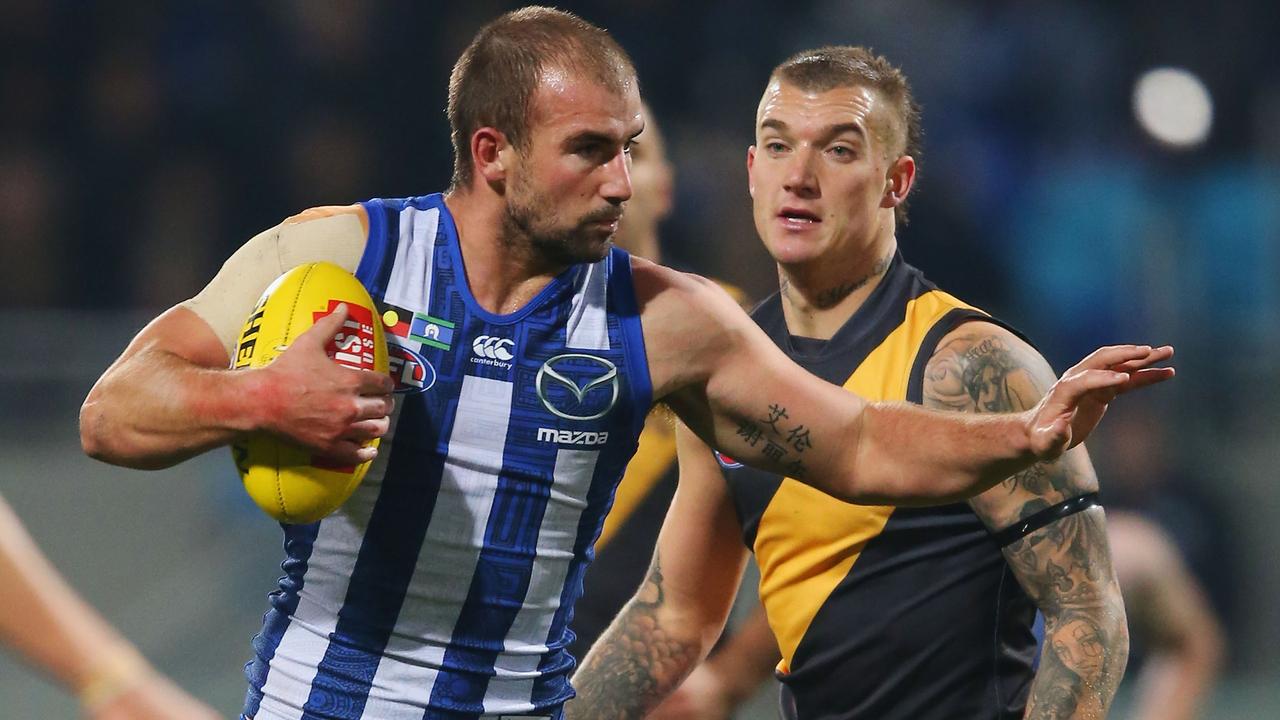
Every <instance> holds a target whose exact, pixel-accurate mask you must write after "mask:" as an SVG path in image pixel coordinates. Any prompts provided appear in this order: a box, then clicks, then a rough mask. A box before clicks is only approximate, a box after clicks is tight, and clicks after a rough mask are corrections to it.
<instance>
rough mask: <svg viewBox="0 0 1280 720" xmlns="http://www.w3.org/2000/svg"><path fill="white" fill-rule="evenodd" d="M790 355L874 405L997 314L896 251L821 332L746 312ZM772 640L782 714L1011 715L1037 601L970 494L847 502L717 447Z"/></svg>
mask: <svg viewBox="0 0 1280 720" xmlns="http://www.w3.org/2000/svg"><path fill="white" fill-rule="evenodd" d="M753 317H754V318H755V320H756V322H757V323H759V325H760V326H761V327H762V328H764V330H765V331H766V332H767V333H768V334H769V336H770V337H771V338H772V339H773V340H774V342H776V343H777V344H778V345H779V346H780V347H781V348H782V349H783V350H784V351H786V352H787V354H788V355H790V356H791V358H792V359H794V360H795V361H796V362H798V363H799V364H800V365H802V366H803V367H805V368H806V369H807V370H809V371H810V372H812V373H814V374H816V375H818V376H819V377H822V378H823V379H825V380H827V381H828V382H831V383H834V384H837V385H842V386H844V387H845V388H847V389H848V390H850V391H852V392H856V393H858V394H859V395H862V396H863V397H865V398H868V399H870V400H908V401H911V402H916V403H919V402H921V395H922V385H923V381H924V371H925V366H926V364H927V363H928V360H929V358H930V356H931V355H932V354H933V352H934V350H935V349H936V347H937V345H938V342H939V340H940V339H941V338H942V337H943V336H945V335H946V334H947V333H948V332H950V331H951V330H953V329H955V328H956V327H957V326H959V325H960V324H962V323H965V322H973V321H985V322H994V323H997V324H1001V325H1003V324H1002V323H999V321H996V320H994V319H993V318H991V317H990V316H988V315H987V314H986V313H983V312H982V311H980V310H977V309H975V308H973V307H970V306H969V305H966V304H964V303H962V302H960V301H959V300H957V299H956V298H954V297H952V296H951V295H948V294H947V293H945V292H942V291H941V290H938V289H937V288H936V287H935V286H934V285H933V284H931V283H930V282H929V281H928V280H926V279H925V278H924V276H923V275H922V274H921V273H920V271H919V270H916V269H915V268H913V267H911V266H910V265H907V264H906V263H905V262H904V261H903V260H902V257H901V256H900V255H899V256H897V257H895V258H894V260H893V262H892V263H891V264H890V266H889V269H888V271H887V272H886V274H885V276H884V278H882V279H881V282H880V284H879V285H878V286H877V287H876V289H875V290H874V291H873V292H872V294H871V295H870V297H869V298H868V299H867V301H866V302H865V303H864V304H863V305H862V307H861V308H859V309H858V311H857V313H856V314H855V315H854V316H853V317H852V318H850V319H849V321H848V322H847V323H846V324H845V325H844V326H843V327H842V328H841V329H840V331H839V332H837V333H836V335H835V336H834V337H832V338H831V339H830V340H828V341H818V340H813V339H806V338H798V337H793V336H791V335H790V334H789V333H788V331H787V326H786V322H785V320H784V319H783V314H782V304H781V299H780V297H779V296H778V295H774V296H772V297H770V298H769V299H768V300H765V301H764V302H763V303H761V305H760V306H759V307H758V308H757V309H756V311H755V312H754V313H753ZM718 459H719V460H720V464H721V467H722V468H723V469H724V474H725V477H726V479H727V481H728V483H729V487H730V490H731V492H732V495H733V499H734V503H735V505H736V506H737V510H738V515H739V519H740V520H741V521H742V527H743V537H744V540H745V541H746V544H747V546H748V547H749V548H751V550H752V551H753V552H754V553H755V556H756V562H757V564H758V565H759V566H760V573H761V580H760V598H761V601H762V602H763V603H764V606H765V610H766V612H767V614H768V617H769V624H770V625H771V626H772V628H773V632H774V635H775V636H776V637H777V639H778V644H779V647H780V649H781V651H782V662H781V663H780V664H779V665H778V678H779V680H781V681H782V683H783V698H782V702H783V711H784V713H785V714H788V715H789V716H791V717H794V718H798V719H799V720H837V719H838V720H854V719H857V720H863V719H872V720H895V719H898V718H901V719H903V720H969V719H972V720H979V719H981V720H993V719H996V718H999V719H1004V718H1020V717H1022V712H1023V708H1024V705H1025V703H1026V698H1027V693H1028V691H1029V688H1030V683H1031V678H1032V670H1031V663H1032V658H1033V656H1034V654H1035V651H1036V641H1035V638H1034V637H1033V635H1032V622H1033V619H1034V615H1035V607H1034V605H1033V604H1032V602H1031V600H1030V599H1029V598H1028V597H1027V595H1026V594H1025V593H1024V592H1023V591H1022V589H1021V587H1020V586H1019V585H1018V582H1017V581H1016V580H1015V579H1014V577H1013V576H1012V574H1011V572H1010V571H1009V569H1008V566H1007V565H1006V563H1005V561H1004V558H1003V557H1002V555H1001V554H1000V548H999V547H998V546H997V544H996V543H995V541H994V540H993V539H992V538H991V536H990V534H989V533H988V532H987V530H986V528H985V527H984V525H983V524H982V522H981V521H980V520H979V519H978V517H977V516H976V515H974V513H973V511H972V510H971V509H970V508H969V506H968V505H967V504H965V503H957V504H951V505H945V506H940V507H931V508H896V507H889V506H863V505H853V504H849V503H845V502H841V501H840V500H836V499H835V498H832V497H831V496H829V495H826V494H824V493H822V492H820V491H818V490H814V489H813V488H811V487H809V486H808V485H804V484H802V483H800V482H797V481H795V480H792V479H788V478H782V477H778V476H776V475H771V474H769V473H764V472H761V471H757V470H753V469H751V468H747V467H743V466H741V465H738V464H737V463H734V462H733V461H732V460H730V459H728V458H725V457H723V456H718Z"/></svg>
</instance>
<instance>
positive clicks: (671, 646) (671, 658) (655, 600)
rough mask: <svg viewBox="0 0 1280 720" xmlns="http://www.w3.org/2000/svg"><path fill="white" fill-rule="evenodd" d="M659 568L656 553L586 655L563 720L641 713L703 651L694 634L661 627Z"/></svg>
mask: <svg viewBox="0 0 1280 720" xmlns="http://www.w3.org/2000/svg"><path fill="white" fill-rule="evenodd" d="M665 602H666V597H665V590H664V588H663V582H662V568H661V565H660V562H659V559H658V556H657V555H656V554H655V555H654V559H653V565H652V566H651V567H650V569H649V577H648V578H646V579H645V582H644V585H642V586H641V588H640V590H639V592H638V593H637V594H636V596H635V597H634V598H632V599H631V602H629V603H628V604H627V606H626V607H624V608H623V609H622V612H621V613H620V614H619V615H618V617H617V619H615V620H614V621H613V624H612V625H610V626H609V629H608V630H607V631H605V634H604V635H602V636H601V637H600V639H599V640H597V641H596V644H595V645H593V646H592V648H591V652H589V653H587V657H586V659H585V660H584V661H583V663H582V667H581V668H580V669H579V670H578V672H577V673H576V674H575V675H574V676H573V684H574V687H575V688H576V689H577V692H578V696H577V698H576V699H575V700H573V701H572V702H570V703H569V704H568V705H566V706H565V720H588V718H590V719H595V718H606V717H607V718H618V720H629V719H630V718H636V719H637V720H638V719H639V718H642V717H644V715H645V713H646V712H648V711H649V710H650V709H652V708H653V707H654V706H656V705H657V704H658V703H659V702H660V701H661V700H662V699H663V698H664V697H665V696H666V695H668V694H669V693H670V692H671V691H672V690H674V689H675V688H676V687H677V686H679V684H680V683H681V682H682V681H683V680H684V678H685V676H687V675H688V674H689V672H690V671H692V670H693V668H694V666H696V665H697V663H698V661H699V659H700V658H701V655H702V648H701V645H700V643H699V641H698V639H697V636H696V634H694V635H692V636H690V637H685V636H684V635H682V634H680V633H678V632H673V629H672V628H669V627H664V625H663V623H662V618H661V610H662V606H663V604H664V603H665Z"/></svg>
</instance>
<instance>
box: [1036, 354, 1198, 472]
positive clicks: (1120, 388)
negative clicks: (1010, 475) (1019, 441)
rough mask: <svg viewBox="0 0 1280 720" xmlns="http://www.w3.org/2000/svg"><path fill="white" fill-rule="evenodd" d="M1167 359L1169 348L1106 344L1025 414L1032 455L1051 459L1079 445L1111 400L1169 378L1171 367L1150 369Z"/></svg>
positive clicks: (1171, 374)
mask: <svg viewBox="0 0 1280 720" xmlns="http://www.w3.org/2000/svg"><path fill="white" fill-rule="evenodd" d="M1171 357H1173V347H1171V346H1169V345H1165V346H1163V347H1157V348H1153V347H1151V346H1149V345H1112V346H1109V347H1104V348H1100V349H1098V350H1095V351H1093V352H1092V353H1090V354H1089V356H1088V357H1086V358H1085V359H1084V360H1081V361H1080V362H1079V363H1077V364H1076V365H1075V366H1074V367H1072V368H1071V369H1070V370H1067V371H1066V372H1065V373H1063V374H1062V377H1061V378H1059V379H1058V381H1057V382H1056V383H1054V384H1053V387H1052V388H1050V389H1049V392H1048V393H1046V394H1045V396H1044V397H1043V398H1041V399H1040V402H1039V403H1037V404H1036V406H1035V407H1034V408H1032V409H1031V410H1029V411H1028V416H1029V419H1028V421H1027V422H1028V430H1029V436H1030V438H1031V450H1032V452H1033V453H1035V455H1036V457H1037V458H1039V459H1040V460H1042V461H1043V460H1053V459H1054V458H1056V457H1058V456H1059V455H1061V454H1062V453H1064V452H1066V451H1067V450H1069V449H1071V448H1073V447H1075V446H1076V445H1079V444H1080V443H1082V442H1084V439H1085V438H1086V437H1088V436H1089V433H1091V432H1093V429H1094V428H1095V427H1097V426H1098V422H1099V421H1101V420H1102V416H1103V415H1104V414H1105V413H1106V412H1107V405H1108V404H1109V403H1110V402H1111V401H1112V400H1114V399H1115V398H1116V397H1117V396H1119V395H1123V394H1124V393H1127V392H1129V391H1130V390H1135V389H1137V388H1141V387H1146V386H1147V385H1154V384H1156V383H1159V382H1163V381H1165V380H1168V379H1169V378H1172V377H1173V375H1174V370H1173V368H1171V367H1157V366H1156V364H1157V363H1160V362H1164V361H1165V360H1168V359H1169V358H1171Z"/></svg>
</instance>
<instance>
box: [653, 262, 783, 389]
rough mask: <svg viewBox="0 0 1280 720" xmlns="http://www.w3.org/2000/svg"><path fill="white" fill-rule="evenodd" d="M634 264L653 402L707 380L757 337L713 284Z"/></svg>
mask: <svg viewBox="0 0 1280 720" xmlns="http://www.w3.org/2000/svg"><path fill="white" fill-rule="evenodd" d="M631 262H632V274H633V278H634V283H635V291H636V300H637V302H638V304H639V306H640V322H641V326H642V328H643V331H644V343H645V352H646V354H647V355H648V358H649V366H650V373H651V375H652V376H653V381H654V396H655V397H658V398H660V397H663V396H664V395H665V394H666V393H667V392H668V391H670V390H672V389H673V388H676V387H682V386H684V385H687V384H691V383H696V382H699V381H701V380H705V378H706V377H707V376H708V375H709V374H710V372H711V370H712V369H713V368H715V367H717V366H719V365H720V364H721V363H722V360H723V357H724V356H726V355H731V354H733V353H734V351H735V348H738V347H740V346H741V345H742V344H743V342H744V338H745V337H746V336H747V335H748V334H750V333H752V332H758V330H756V328H755V323H753V322H752V321H751V318H749V317H747V314H746V312H745V311H743V309H742V307H741V306H740V305H739V304H738V303H737V301H735V300H734V299H733V297H731V296H730V295H729V294H728V293H727V292H725V290H724V289H723V288H721V287H720V286H719V285H718V284H716V283H715V282H714V281H712V280H708V279H707V278H704V277H702V276H700V275H694V274H692V273H684V272H680V271H678V270H673V269H671V268H669V267H665V266H662V265H658V264H656V263H653V262H650V261H648V260H644V259H642V258H636V257H632V259H631Z"/></svg>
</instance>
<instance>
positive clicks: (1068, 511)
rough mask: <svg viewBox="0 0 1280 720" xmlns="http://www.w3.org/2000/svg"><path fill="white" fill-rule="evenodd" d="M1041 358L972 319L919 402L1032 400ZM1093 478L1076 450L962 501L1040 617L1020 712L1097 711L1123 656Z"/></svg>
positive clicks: (1048, 374)
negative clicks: (1040, 634) (1034, 664)
mask: <svg viewBox="0 0 1280 720" xmlns="http://www.w3.org/2000/svg"><path fill="white" fill-rule="evenodd" d="M1053 382H1054V374H1053V371H1052V370H1051V369H1050V368H1049V365H1048V363H1046V362H1045V361H1044V359H1043V358H1042V357H1040V355H1039V353H1037V352H1036V351H1035V350H1033V349H1032V348H1031V347H1030V346H1029V345H1027V344H1026V343H1025V342H1024V341H1022V340H1021V339H1019V338H1018V337H1016V336H1015V335H1014V334H1013V333H1011V332H1009V331H1007V330H1005V329H1003V328H1000V327H998V326H996V325H993V324H991V323H985V322H971V323H967V324H965V325H962V326H960V327H959V328H958V329H956V330H954V331H952V332H951V333H950V334H948V335H947V336H946V337H944V338H943V339H942V341H941V342H940V343H939V345H938V348H937V350H936V352H935V353H934V355H933V357H932V358H931V359H930V361H929V363H928V365H927V366H926V370H925V380H924V388H923V389H924V397H923V400H924V404H925V405H927V406H930V407H935V408H939V409H946V410H952V411H956V412H965V413H976V414H981V413H997V412H1009V411H1016V410H1022V409H1025V408H1028V407H1032V406H1034V405H1035V404H1036V403H1037V402H1039V401H1040V398H1041V396H1042V395H1043V394H1044V393H1045V391H1046V390H1047V389H1048V388H1049V387H1050V386H1051V385H1052V384H1053ZM1097 490H1098V481H1097V477H1096V475H1095V474H1094V471H1093V467H1092V465H1091V464H1090V462H1089V458H1088V455H1087V454H1086V452H1085V449H1084V448H1083V447H1077V448H1075V449H1073V450H1070V451H1068V452H1067V453H1066V454H1064V455H1063V456H1062V457H1061V458H1059V459H1058V460H1056V461H1054V462H1044V463H1037V464H1035V465H1032V466H1031V467H1030V468H1028V469H1026V470H1024V471H1022V472H1020V473H1017V474H1015V475H1012V476H1011V477H1009V478H1008V479H1006V480H1004V481H1003V482H1001V483H1000V484H999V485H997V486H995V487H994V488H992V489H990V490H988V491H986V492H984V493H982V494H981V495H979V496H977V497H975V498H973V499H971V500H970V501H969V504H970V506H971V507H972V508H973V510H974V512H975V513H976V514H977V515H978V517H980V518H981V519H982V520H983V522H984V523H985V524H986V525H987V527H988V529H990V530H991V531H992V532H993V533H995V534H996V537H998V538H1001V540H1002V541H1005V542H1007V544H1005V545H1004V547H1003V553H1004V556H1005V559H1006V560H1007V561H1008V563H1009V566H1010V567H1011V569H1012V570H1013V573H1014V575H1015V576H1016V577H1017V579H1018V582H1019V583H1020V584H1021V585H1022V587H1023V589H1024V590H1026V591H1027V594H1028V595H1030V596H1031V598H1032V600H1034V601H1035V603H1036V605H1037V606H1038V607H1039V608H1040V610H1041V612H1042V613H1043V614H1044V617H1045V642H1044V647H1043V650H1042V654H1041V660H1040V669H1039V671H1038V673H1037V674H1036V678H1035V681H1034V682H1033V684H1032V687H1031V695H1030V698H1029V699H1028V703H1027V712H1026V717H1028V718H1101V717H1105V716H1106V713H1107V710H1108V708H1109V707H1110V705H1111V701H1112V699H1113V698H1114V696H1115V691H1116V687H1117V686H1118V685H1119V683H1120V679H1121V677H1122V676H1123V674H1124V668H1125V663H1126V662H1127V659H1128V651H1129V637H1128V631H1127V628H1126V623H1125V614H1124V604H1123V601H1122V600H1121V597H1120V588H1119V585H1118V584H1117V582H1116V576H1115V573H1114V572H1113V570H1112V567H1111V556H1110V551H1109V548H1108V544H1107V533H1106V520H1105V516H1104V514H1103V511H1102V508H1101V507H1097V506H1094V505H1092V504H1091V503H1090V498H1091V497H1092V494H1094V493H1096V492H1097Z"/></svg>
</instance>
